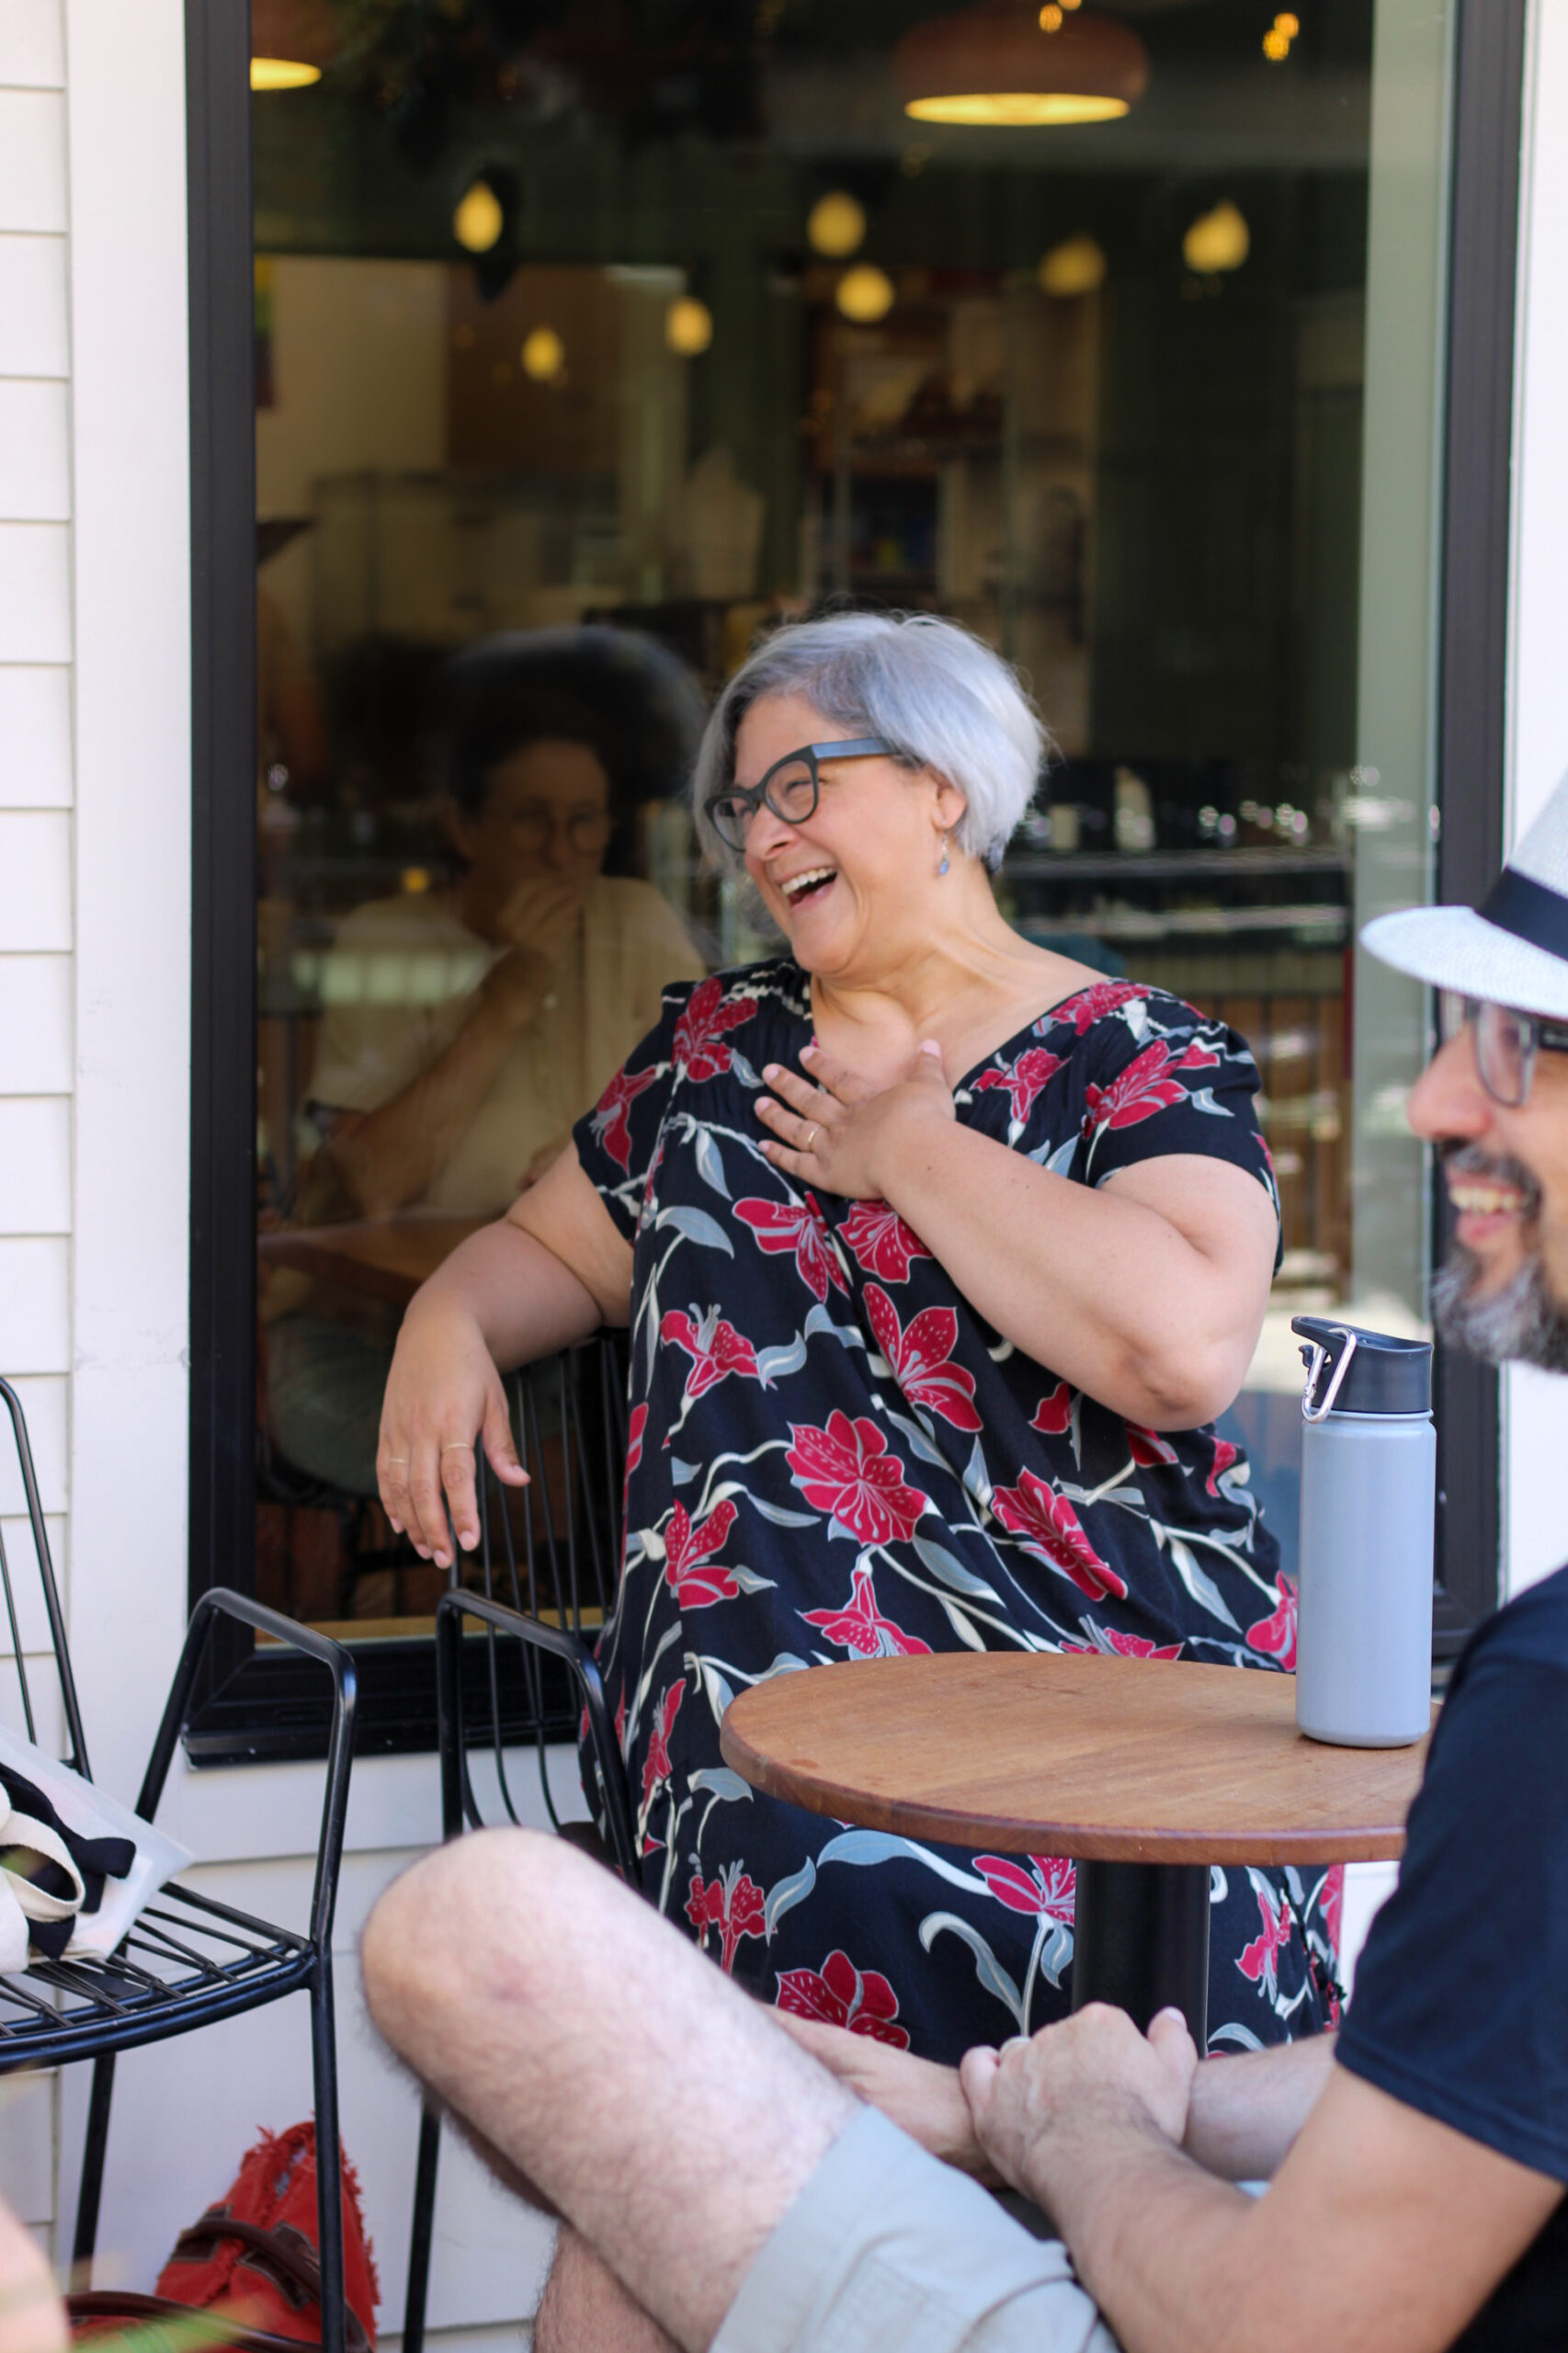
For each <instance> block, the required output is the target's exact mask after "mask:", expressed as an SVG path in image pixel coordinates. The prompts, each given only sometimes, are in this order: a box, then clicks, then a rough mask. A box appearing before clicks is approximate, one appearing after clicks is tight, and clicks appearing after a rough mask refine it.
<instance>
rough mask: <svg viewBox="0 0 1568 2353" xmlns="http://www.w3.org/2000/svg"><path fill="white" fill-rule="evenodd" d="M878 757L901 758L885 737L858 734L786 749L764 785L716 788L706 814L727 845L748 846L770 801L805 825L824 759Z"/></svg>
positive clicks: (791, 822)
mask: <svg viewBox="0 0 1568 2353" xmlns="http://www.w3.org/2000/svg"><path fill="white" fill-rule="evenodd" d="M878 756H881V757H883V758H889V759H892V758H896V757H897V754H896V753H895V752H894V751H893V747H892V745H891V744H887V743H884V742H883V740H882V738H881V736H880V735H857V736H856V737H855V738H854V740H853V742H851V743H847V744H802V745H801V748H800V750H799V751H798V752H786V753H785V755H784V757H783V758H782V759H781V760H775V761H774V763H773V766H772V767H770V768H769V769H768V771H767V775H766V776H765V777H764V778H763V779H762V782H761V783H760V784H751V785H744V784H732V785H731V786H730V788H729V790H727V791H725V792H716V793H715V794H714V795H713V798H712V799H711V800H710V801H709V802H708V803H707V806H706V808H705V810H704V812H703V813H704V815H705V816H706V817H707V819H708V821H709V823H710V824H711V826H712V828H713V830H714V832H715V833H716V834H717V835H718V836H719V839H720V840H721V841H722V843H724V845H725V846H726V847H727V848H730V849H744V847H745V846H746V835H747V834H748V832H749V831H750V830H751V821H752V819H753V818H754V817H755V816H756V813H757V811H758V810H759V809H760V808H761V807H762V804H763V802H764V801H767V805H768V807H769V808H770V809H771V810H772V812H773V813H774V815H775V816H776V817H782V819H783V820H784V823H785V824H787V825H803V824H805V822H806V819H807V818H808V817H810V816H812V814H813V813H815V810H816V805H817V797H818V794H819V792H820V790H821V786H822V779H821V778H820V777H819V775H818V773H817V767H818V763H819V761H822V760H869V759H875V758H876V757H878Z"/></svg>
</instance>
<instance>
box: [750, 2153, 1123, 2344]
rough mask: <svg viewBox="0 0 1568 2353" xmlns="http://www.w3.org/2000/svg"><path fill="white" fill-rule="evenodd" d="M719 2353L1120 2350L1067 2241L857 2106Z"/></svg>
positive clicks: (782, 2227) (783, 2228) (777, 2236)
mask: <svg viewBox="0 0 1568 2353" xmlns="http://www.w3.org/2000/svg"><path fill="white" fill-rule="evenodd" d="M711 2353H1117V2347H1116V2339H1115V2338H1114V2337H1113V2336H1111V2334H1110V2331H1109V2330H1108V2328H1107V2326H1106V2325H1105V2323H1104V2322H1103V2321H1102V2320H1101V2319H1100V2317H1099V2314H1098V2312H1097V2311H1096V2307H1095V2304H1094V2302H1093V2301H1092V2300H1091V2298H1090V2297H1089V2296H1087V2295H1086V2294H1085V2291H1084V2290H1083V2289H1082V2288H1080V2286H1079V2285H1078V2282H1077V2280H1076V2279H1074V2276H1073V2267H1072V2264H1071V2263H1070V2261H1069V2260H1068V2256H1067V2250H1066V2248H1065V2247H1064V2246H1063V2245H1062V2242H1061V2240H1060V2239H1040V2238H1035V2237H1032V2236H1031V2235H1030V2234H1029V2233H1028V2231H1027V2230H1026V2229H1025V2228H1024V2227H1023V2225H1022V2224H1021V2223H1019V2222H1014V2221H1013V2219H1012V2218H1011V2216H1010V2215H1008V2214H1006V2213H1004V2211H1002V2209H1001V2207H1000V2206H999V2205H998V2204H997V2202H996V2200H994V2198H992V2197H991V2196H989V2195H988V2193H987V2192H986V2191H985V2190H983V2189H982V2188H981V2187H980V2185H979V2184H978V2182H974V2181H971V2180H970V2179H969V2178H968V2177H967V2176H965V2175H963V2174H959V2173H955V2172H954V2171H953V2170H952V2168H951V2167H950V2166H949V2165H942V2164H940V2163H939V2162H938V2161H937V2158H935V2157H933V2156H928V2155H927V2154H926V2151H925V2150H924V2149H922V2148H920V2147H919V2146H918V2145H917V2143H915V2142H914V2141H912V2140H910V2138H909V2137H908V2135H907V2134H906V2133H903V2132H901V2131H899V2130H898V2129H897V2127H896V2126H895V2125H892V2124H890V2123H889V2122H888V2120H887V2119H886V2117H884V2116H882V2115H881V2114H879V2112H878V2111H877V2110H876V2109H871V2108H868V2109H861V2110H860V2111H859V2113H858V2115H857V2116H856V2118H855V2120H854V2121H853V2122H852V2123H851V2124H849V2125H848V2126H847V2127H846V2130H845V2131H843V2132H842V2133H841V2134H840V2135H839V2137H838V2139H837V2140H836V2141H835V2143H834V2144H833V2147H832V2148H831V2149H830V2150H829V2151H828V2153H827V2154H826V2156H825V2157H824V2159H823V2161H822V2163H821V2165H818V2167H817V2169H816V2171H815V2173H814V2174H813V2175H812V2177H811V2179H810V2181H808V2182H807V2184H806V2186H805V2188H804V2189H803V2190H802V2191H801V2194H800V2196H799V2197H798V2198H797V2199H796V2200H795V2202H794V2204H793V2205H792V2206H791V2207H790V2211H789V2212H788V2213H787V2214H786V2215H785V2217H784V2219H783V2221H782V2222H780V2223H779V2225H778V2229H777V2230H776V2231H775V2232H774V2234H773V2235H772V2237H771V2238H770V2239H769V2240H768V2242H767V2245H766V2246H765V2247H764V2248H763V2250H762V2253H761V2254H760V2255H759V2256H757V2258H756V2262H755V2263H754V2264H753V2265H752V2268H751V2269H750V2270H749V2271H748V2272H747V2274H746V2276H745V2279H744V2281H743V2282H742V2284H741V2292H740V2294H739V2295H738V2296H737V2297H736V2298H735V2301H734V2302H733V2305H732V2306H731V2307H730V2310H729V2312H728V2313H726V2314H725V2316H724V2324H723V2326H722V2328H721V2329H720V2331H719V2334H718V2336H716V2337H715V2338H714V2340H713V2344H712V2347H711Z"/></svg>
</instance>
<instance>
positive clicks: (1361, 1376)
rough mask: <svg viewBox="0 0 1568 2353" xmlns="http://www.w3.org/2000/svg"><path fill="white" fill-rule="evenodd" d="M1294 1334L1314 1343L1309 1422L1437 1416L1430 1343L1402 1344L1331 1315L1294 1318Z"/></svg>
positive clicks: (1309, 1362) (1304, 1404)
mask: <svg viewBox="0 0 1568 2353" xmlns="http://www.w3.org/2000/svg"><path fill="white" fill-rule="evenodd" d="M1290 1329H1291V1331H1292V1332H1299V1333H1300V1334H1301V1337H1302V1339H1303V1340H1310V1341H1311V1342H1312V1346H1311V1347H1305V1348H1303V1349H1302V1350H1301V1362H1302V1363H1303V1364H1304V1365H1305V1366H1306V1368H1307V1392H1306V1395H1305V1396H1304V1397H1303V1398H1302V1400H1301V1412H1302V1415H1303V1416H1304V1417H1305V1419H1306V1420H1308V1421H1309V1422H1316V1421H1321V1420H1322V1418H1323V1416H1324V1414H1328V1413H1334V1414H1429V1413H1430V1412H1431V1410H1432V1343H1431V1341H1430V1340H1396V1339H1395V1338H1394V1337H1393V1336H1392V1333H1389V1332H1367V1331H1363V1330H1362V1328H1361V1326H1360V1325H1359V1324H1335V1322H1334V1321H1333V1320H1332V1318H1330V1317H1328V1316H1325V1315H1293V1316H1292V1317H1291V1318H1290ZM1320 1349H1321V1351H1322V1354H1321V1355H1320V1354H1319V1353H1318V1352H1319V1350H1320Z"/></svg>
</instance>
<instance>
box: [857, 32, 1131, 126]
mask: <svg viewBox="0 0 1568 2353" xmlns="http://www.w3.org/2000/svg"><path fill="white" fill-rule="evenodd" d="M1048 17H1051V18H1054V19H1055V20H1056V21H1055V22H1054V24H1053V25H1051V26H1050V27H1048V26H1047V24H1046V21H1045V20H1046V18H1048ZM892 70H893V82H894V85H895V86H896V88H897V91H898V95H899V98H900V100H901V102H902V104H903V110H904V112H905V114H907V115H911V116H913V117H914V119H915V121H916V122H955V123H971V124H985V125H993V126H994V125H998V124H1001V125H1007V126H1015V127H1034V126H1039V125H1042V124H1050V123H1071V122H1112V121H1115V120H1116V119H1117V118H1118V117H1119V116H1120V115H1124V114H1125V113H1126V112H1127V110H1128V108H1129V107H1131V106H1132V105H1133V104H1134V103H1135V102H1136V101H1137V100H1138V99H1139V98H1141V97H1142V95H1143V92H1144V89H1145V88H1146V86H1147V85H1148V80H1149V53H1148V51H1147V50H1146V49H1145V48H1144V46H1143V44H1142V41H1141V40H1139V38H1138V36H1137V34H1136V33H1135V32H1132V31H1131V29H1130V28H1128V27H1127V26H1126V25H1123V24H1120V23H1119V22H1117V21H1116V20H1115V19H1114V18H1113V17H1094V16H1090V15H1088V14H1087V13H1086V12H1085V13H1080V12H1079V11H1078V10H1077V9H1076V8H1074V10H1073V12H1072V13H1071V14H1070V15H1064V16H1059V15H1058V12H1057V11H1056V10H1055V9H1051V8H1048V9H1046V10H1044V11H1042V10H1041V9H1040V6H1038V0H978V6H974V7H970V8H964V9H962V10H960V12H959V13H958V14H957V15H955V16H950V17H928V18H927V19H926V22H925V23H924V24H922V25H915V26H914V27H913V28H911V29H910V30H909V31H908V32H907V33H905V34H904V36H903V40H901V41H900V42H899V44H898V46H897V48H896V49H895V50H894V51H893V59H892Z"/></svg>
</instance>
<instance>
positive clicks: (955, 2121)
mask: <svg viewBox="0 0 1568 2353" xmlns="http://www.w3.org/2000/svg"><path fill="white" fill-rule="evenodd" d="M772 2016H773V2018H774V2021H775V2023H776V2024H777V2025H778V2026H781V2027H782V2028H783V2029H784V2031H785V2032H786V2034H788V2035H789V2036H790V2038H791V2040H793V2041H796V2042H798V2043H799V2044H800V2045H801V2049H802V2050H805V2051H809V2052H811V2054H812V2058H813V2059H816V2060H820V2062H821V2063H822V2064H823V2065H824V2067H825V2068H827V2070H828V2072H829V2073H830V2074H831V2075H836V2076H837V2078H838V2080H839V2082H840V2083H841V2084H843V2085H845V2086H846V2087H847V2088H848V2089H849V2090H850V2091H852V2092H854V2093H856V2094H857V2096H858V2097H859V2098H861V2099H863V2100H865V2101H866V2102H867V2103H868V2105H869V2106H870V2107H872V2108H880V2109H881V2112H882V2114H883V2115H884V2116H885V2117H887V2118H889V2120H891V2121H892V2123H894V2124H896V2125H897V2126H898V2127H899V2129H900V2130H901V2131H904V2132H907V2133H908V2134H909V2136H910V2139H911V2140H913V2141H918V2142H919V2143H920V2145H921V2147H922V2148H923V2149H928V2150H929V2151H930V2153H931V2154H932V2155H933V2156H934V2157H940V2158H941V2160H942V2162H943V2164H944V2165H956V2166H957V2168H958V2169H959V2171H960V2173H972V2174H977V2175H979V2176H980V2177H981V2178H982V2179H983V2180H987V2181H994V2180H996V2179H997V2175H996V2173H995V2170H994V2167H993V2166H992V2165H991V2164H990V2163H989V2161H988V2160H987V2158H986V2156H985V2154H984V2152H983V2150H982V2148H981V2146H980V2143H979V2142H978V2141H977V2140H976V2138H975V2133H974V2124H973V2120H972V2119H971V2116H970V2112H969V2103H968V2101H967V2100H966V2099H965V2098H964V2096H963V2093H962V2091H961V2090H960V2086H959V2078H958V2070H957V2068H955V2067H941V2066H938V2065H937V2063H936V2061H935V2060H933V2059H917V2058H916V2057H915V2054H914V2052H910V2051H897V2050H895V2049H894V2048H893V2047H892V2044H891V2043H886V2042H879V2041H878V2040H877V2039H876V2037H875V2036H874V2035H869V2034H850V2033H849V2032H848V2031H847V2030H846V2029H845V2028H844V2027H841V2026H825V2025H824V2024H823V2023H822V2022H821V2021H820V2020H819V2019H816V2018H797V2017H795V2016H794V2015H793V2014H792V2013H791V2012H790V2011H789V2010H775V2011H774V2012H773V2013H772Z"/></svg>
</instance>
